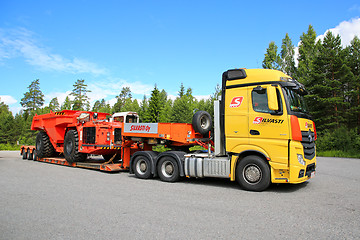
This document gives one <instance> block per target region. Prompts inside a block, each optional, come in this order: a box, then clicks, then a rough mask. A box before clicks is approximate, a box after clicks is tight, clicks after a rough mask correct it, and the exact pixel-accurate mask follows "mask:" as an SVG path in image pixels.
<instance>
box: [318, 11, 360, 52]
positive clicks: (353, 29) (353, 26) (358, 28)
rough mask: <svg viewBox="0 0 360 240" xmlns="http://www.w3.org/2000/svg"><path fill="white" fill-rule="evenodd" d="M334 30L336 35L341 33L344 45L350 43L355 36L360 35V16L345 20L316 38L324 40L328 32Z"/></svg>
mask: <svg viewBox="0 0 360 240" xmlns="http://www.w3.org/2000/svg"><path fill="white" fill-rule="evenodd" d="M329 31H330V32H332V33H333V34H334V35H335V36H336V35H340V37H341V44H342V46H343V47H346V46H348V45H350V42H351V40H353V39H354V37H355V36H358V37H359V36H360V18H353V19H351V20H350V21H343V22H341V23H340V24H339V25H337V26H336V27H335V28H330V29H328V30H326V31H325V33H324V34H323V35H319V36H317V38H316V40H319V39H320V40H323V39H324V37H325V35H326V34H327V32H329Z"/></svg>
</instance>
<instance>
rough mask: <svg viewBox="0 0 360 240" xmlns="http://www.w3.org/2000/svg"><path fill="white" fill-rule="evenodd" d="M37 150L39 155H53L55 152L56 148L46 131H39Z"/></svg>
mask: <svg viewBox="0 0 360 240" xmlns="http://www.w3.org/2000/svg"><path fill="white" fill-rule="evenodd" d="M35 148H36V151H37V154H38V157H41V158H42V157H51V156H52V155H54V153H55V149H54V147H53V145H52V144H51V142H50V138H49V136H48V135H47V134H46V132H42V131H41V132H39V133H38V134H37V136H36V147H35Z"/></svg>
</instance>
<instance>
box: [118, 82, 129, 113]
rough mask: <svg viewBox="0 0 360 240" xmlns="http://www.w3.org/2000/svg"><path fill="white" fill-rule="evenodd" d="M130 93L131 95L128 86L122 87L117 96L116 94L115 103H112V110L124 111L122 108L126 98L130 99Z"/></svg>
mask: <svg viewBox="0 0 360 240" xmlns="http://www.w3.org/2000/svg"><path fill="white" fill-rule="evenodd" d="M131 98H132V95H131V90H130V88H129V87H123V88H122V89H121V92H120V94H119V95H118V96H116V99H117V101H116V103H115V104H114V107H113V111H114V112H124V110H123V109H122V108H123V107H124V105H125V102H126V101H127V99H130V100H131Z"/></svg>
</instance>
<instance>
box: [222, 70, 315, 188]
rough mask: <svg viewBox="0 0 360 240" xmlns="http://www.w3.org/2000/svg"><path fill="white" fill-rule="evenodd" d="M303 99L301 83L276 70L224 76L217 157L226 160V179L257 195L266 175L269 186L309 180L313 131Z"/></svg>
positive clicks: (311, 166) (311, 164) (232, 71)
mask: <svg viewBox="0 0 360 240" xmlns="http://www.w3.org/2000/svg"><path fill="white" fill-rule="evenodd" d="M305 94H306V91H305V89H304V86H303V85H302V84H300V83H299V82H297V81H296V80H293V79H291V78H290V77H289V76H287V75H285V74H284V73H282V72H280V71H276V70H269V69H234V70H228V71H227V72H225V73H224V74H223V86H222V99H224V100H222V101H221V106H220V129H222V131H221V132H222V133H223V136H221V139H220V141H222V146H221V147H220V148H222V149H221V150H222V152H221V153H220V154H219V155H225V154H227V155H230V156H231V174H230V175H231V177H230V178H231V180H235V179H237V180H238V181H239V183H240V184H241V185H243V187H245V188H247V189H252V190H256V189H257V188H258V187H259V186H257V185H258V184H259V182H258V181H259V180H260V179H261V178H263V177H264V174H265V175H267V174H268V173H267V171H268V170H269V171H270V175H271V177H270V179H268V180H270V181H271V182H272V183H301V182H304V181H306V180H308V179H309V178H311V177H312V176H313V174H314V173H315V166H316V156H315V142H314V141H315V140H316V130H315V124H314V122H313V121H312V120H311V116H310V115H309V113H308V111H307V107H306V104H305V102H304V98H303V96H304V95H305ZM262 165H264V166H262ZM266 165H267V166H268V167H267V166H266ZM268 168H269V169H268ZM268 184H269V183H268V181H266V182H264V183H263V185H264V186H266V187H267V186H268ZM260 185H262V184H260ZM254 188H255V189H254ZM259 188H260V189H261V188H262V187H261V186H260V187H259Z"/></svg>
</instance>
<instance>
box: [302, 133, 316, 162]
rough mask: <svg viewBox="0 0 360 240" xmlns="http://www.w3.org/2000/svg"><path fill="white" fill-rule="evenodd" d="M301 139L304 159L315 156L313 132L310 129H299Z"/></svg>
mask: <svg viewBox="0 0 360 240" xmlns="http://www.w3.org/2000/svg"><path fill="white" fill-rule="evenodd" d="M301 135H302V141H301V144H302V145H303V147H304V157H305V158H306V159H309V160H311V159H313V158H314V157H315V134H314V132H312V131H310V130H309V131H301Z"/></svg>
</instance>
